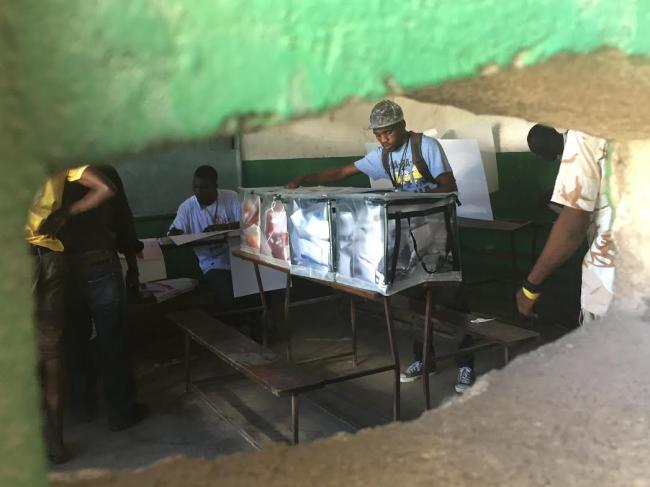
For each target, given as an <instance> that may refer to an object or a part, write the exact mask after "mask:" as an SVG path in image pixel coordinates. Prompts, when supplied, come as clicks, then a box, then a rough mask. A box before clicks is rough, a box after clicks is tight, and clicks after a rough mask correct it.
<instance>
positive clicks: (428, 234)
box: [334, 192, 462, 295]
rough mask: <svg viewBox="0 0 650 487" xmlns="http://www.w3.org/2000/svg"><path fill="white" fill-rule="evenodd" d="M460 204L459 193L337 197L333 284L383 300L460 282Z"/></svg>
mask: <svg viewBox="0 0 650 487" xmlns="http://www.w3.org/2000/svg"><path fill="white" fill-rule="evenodd" d="M456 201H457V199H456V195H455V194H431V193H398V192H367V193H360V194H341V195H337V197H336V212H335V226H334V232H335V235H336V241H335V262H336V265H335V268H336V273H335V280H336V281H337V282H339V283H341V284H346V285H349V286H353V287H357V288H362V289H367V290H370V291H376V292H379V293H381V294H383V295H391V294H394V293H397V292H399V291H402V290H404V289H407V288H409V287H413V286H416V285H418V284H423V283H426V282H433V281H437V282H458V281H460V280H461V279H462V274H461V268H460V253H459V246H458V225H457V222H456Z"/></svg>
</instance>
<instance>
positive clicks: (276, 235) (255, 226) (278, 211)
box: [239, 187, 290, 262]
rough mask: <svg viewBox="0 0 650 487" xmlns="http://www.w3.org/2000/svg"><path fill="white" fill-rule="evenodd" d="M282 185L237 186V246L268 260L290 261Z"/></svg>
mask: <svg viewBox="0 0 650 487" xmlns="http://www.w3.org/2000/svg"><path fill="white" fill-rule="evenodd" d="M283 190H284V189H283V188H280V187H277V188H275V187H273V188H240V190H239V193H240V198H241V217H240V229H241V244H240V248H241V249H242V250H243V251H245V252H249V253H252V254H256V255H259V256H260V257H261V258H264V259H266V260H269V261H274V260H275V261H281V262H289V256H290V252H289V231H288V225H287V212H286V211H285V208H284V203H283V202H282V200H281V199H280V193H281V192H282V191H283Z"/></svg>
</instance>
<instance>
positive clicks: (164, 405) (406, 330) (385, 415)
mask: <svg viewBox="0 0 650 487" xmlns="http://www.w3.org/2000/svg"><path fill="white" fill-rule="evenodd" d="M556 284H557V285H556V286H555V287H554V290H553V292H549V293H548V297H547V299H546V303H544V302H542V303H540V305H541V308H542V309H541V316H542V319H541V320H540V321H539V322H538V323H536V324H535V325H534V326H535V328H536V329H537V330H538V331H540V332H541V333H542V340H541V341H540V342H539V343H530V344H526V345H523V346H522V347H519V348H518V349H516V350H513V351H512V355H513V356H514V355H515V354H519V353H522V352H524V351H527V350H530V349H532V348H534V347H537V346H539V345H540V344H542V343H545V342H548V341H551V340H554V339H556V338H557V337H559V336H561V335H563V334H564V333H565V332H566V331H568V330H569V329H570V328H571V327H572V326H573V323H574V322H575V314H576V301H575V300H574V299H573V297H574V296H575V294H576V293H577V290H575V289H573V288H574V287H575V283H571V282H568V283H564V284H562V283H556ZM294 294H295V293H294ZM469 296H470V298H469V301H470V306H471V309H473V310H475V311H481V312H485V313H489V314H492V315H494V316H500V317H503V318H504V319H505V321H510V318H511V316H512V313H511V308H510V301H509V298H510V285H509V283H507V282H505V283H504V282H501V283H495V284H491V285H483V286H479V287H476V288H473V289H472V290H471V292H470V293H469ZM275 299H276V300H278V303H277V304H278V305H277V306H275V307H274V309H275V310H277V311H279V310H280V309H281V303H280V302H279V300H280V299H281V296H275ZM293 317H294V320H293V323H295V325H294V330H295V340H294V342H293V343H294V359H295V360H300V359H301V358H308V357H311V356H314V355H315V354H318V355H324V354H330V353H338V352H341V351H345V350H348V349H349V347H350V343H349V341H348V340H347V339H346V337H347V335H348V334H349V325H348V323H349V321H348V308H347V306H346V305H345V303H343V302H341V303H339V304H337V305H332V304H320V305H315V306H312V307H309V308H297V309H296V310H295V313H294V315H293ZM278 321H279V319H278ZM527 326H531V325H530V324H528V325H527ZM358 330H359V347H360V353H359V354H360V357H361V364H360V366H363V363H364V362H363V361H364V360H366V359H369V357H377V356H382V355H383V356H386V357H387V356H388V355H389V349H388V345H387V338H386V331H385V324H384V322H383V320H379V319H376V318H373V317H372V316H368V315H364V316H362V317H361V319H360V320H359V325H358ZM416 333H418V331H417V330H416V329H415V328H414V327H413V326H412V325H409V324H403V323H402V324H398V327H397V340H398V346H399V349H400V358H401V362H402V369H403V368H405V367H406V366H407V365H408V363H410V361H411V356H412V353H411V347H412V339H413V337H414V336H415V334H416ZM283 336H284V334H283V329H282V327H280V329H279V330H278V333H277V334H276V339H275V340H274V341H273V343H272V344H271V348H273V349H274V350H275V351H276V352H278V353H284V350H285V342H284V341H283V339H281V338H280V337H283ZM180 338H181V337H180V334H178V335H177V334H175V333H174V332H171V333H170V332H169V330H168V329H167V330H166V331H165V332H164V333H163V332H162V330H161V333H160V334H153V335H152V336H149V337H148V339H147V340H146V343H141V344H139V346H138V349H137V354H136V356H137V357H138V367H137V371H138V373H137V375H138V383H139V393H140V398H141V400H142V401H143V402H146V403H147V404H149V406H150V407H151V409H152V414H151V416H150V417H149V418H147V419H146V420H145V421H143V422H142V423H141V424H139V425H137V426H135V427H133V428H132V429H130V430H127V431H123V432H119V433H113V432H110V431H108V429H107V428H106V424H105V418H102V417H100V418H98V419H97V420H95V421H92V422H86V423H83V422H78V421H77V422H75V421H74V419H69V420H68V426H67V428H66V432H65V435H66V442H67V443H69V444H70V445H71V446H72V447H73V449H74V451H75V452H76V456H75V458H74V459H73V460H72V461H70V462H68V463H67V464H64V465H61V466H56V467H53V468H52V469H51V472H65V471H71V470H78V469H88V468H91V469H94V468H102V469H127V468H136V467H142V466H145V465H149V464H151V463H155V462H156V461H158V460H161V459H163V458H166V457H169V456H171V455H185V456H189V457H201V458H206V459H210V458H215V457H218V456H221V455H228V454H231V453H235V452H240V451H247V450H252V449H254V447H253V446H252V445H251V444H250V442H249V441H247V440H246V439H244V438H243V437H242V436H240V434H239V433H238V432H237V430H236V429H235V428H234V427H233V426H232V425H231V424H230V422H233V423H235V424H239V425H243V426H245V428H246V430H247V431H248V433H249V437H250V438H252V439H254V440H255V441H256V442H258V444H259V446H260V447H261V448H266V447H267V446H269V445H271V444H273V442H276V441H284V438H287V437H288V436H289V430H288V422H289V414H290V408H289V402H288V400H287V399H285V398H276V397H275V396H273V395H271V394H270V393H268V392H266V391H264V390H263V389H262V388H261V387H259V386H256V385H255V384H253V383H252V382H250V381H248V380H246V379H244V378H243V377H241V376H238V375H236V374H233V373H232V371H231V369H229V368H228V367H226V366H225V365H224V364H222V363H221V362H220V361H219V360H217V359H215V358H214V357H212V356H211V355H209V354H208V353H205V352H203V351H201V350H200V349H198V347H195V349H194V351H193V355H192V358H193V359H192V363H193V371H194V372H193V378H194V379H202V378H206V377H210V376H218V377H220V378H219V379H217V380H215V381H211V382H208V383H205V384H203V385H202V386H201V390H202V391H203V393H204V394H205V398H207V399H209V400H210V402H212V403H214V404H217V405H219V407H220V408H221V409H222V410H223V411H224V412H225V417H226V418H227V420H226V419H224V418H223V417H220V416H219V415H218V414H216V413H215V411H214V410H213V409H212V408H211V407H210V406H209V405H208V403H207V402H206V401H205V398H202V397H201V395H200V394H199V393H197V392H193V393H191V394H189V395H186V394H185V392H184V382H183V381H184V379H183V364H182V362H181V360H180V357H181V356H182V341H181V339H180ZM434 341H435V344H436V347H437V351H439V353H446V352H450V351H452V350H453V349H454V347H455V345H456V343H457V340H456V339H450V338H446V337H441V336H436V337H434ZM315 366H318V367H322V366H324V367H328V368H337V367H339V368H340V367H350V366H351V363H350V362H349V361H347V360H338V361H332V362H325V363H320V364H316V365H315ZM502 366H503V353H502V351H501V349H498V348H496V349H491V350H486V351H481V352H478V353H477V354H476V373H477V374H478V375H482V374H484V373H485V372H488V371H490V370H493V369H495V368H501V367H502ZM455 379H456V368H455V364H454V362H453V361H446V362H443V363H441V364H440V365H439V367H438V372H437V373H436V374H435V375H433V376H432V378H431V400H432V406H433V407H434V408H435V407H437V406H439V405H441V404H443V403H444V402H445V401H446V400H447V399H448V398H450V397H453V396H454V395H455V393H454V392H453V385H454V383H455ZM401 405H402V420H405V421H407V420H412V419H415V418H418V417H419V416H420V415H421V414H422V412H423V394H422V383H421V381H417V382H414V383H411V384H403V385H402V400H401ZM391 419H392V373H391V372H386V373H382V374H378V375H374V376H370V377H366V378H361V379H356V380H352V381H349V382H345V383H340V384H335V385H332V386H328V387H327V388H325V389H322V390H319V391H316V392H313V393H309V394H307V395H306V397H305V398H304V399H303V400H302V401H301V415H300V422H301V424H300V426H301V442H309V441H313V440H316V439H319V438H325V437H328V436H331V435H334V434H336V433H338V432H342V431H348V432H350V431H356V430H358V429H361V428H367V427H373V426H377V425H381V424H386V423H389V422H390V421H391Z"/></svg>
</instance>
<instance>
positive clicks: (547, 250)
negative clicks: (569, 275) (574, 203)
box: [516, 206, 591, 316]
mask: <svg viewBox="0 0 650 487" xmlns="http://www.w3.org/2000/svg"><path fill="white" fill-rule="evenodd" d="M590 219H591V213H590V212H588V211H583V210H578V209H576V208H570V207H568V206H565V207H564V208H563V209H562V212H561V213H560V216H559V218H558V219H557V221H556V222H555V223H554V224H553V228H552V229H551V233H550V235H549V237H548V240H547V241H546V245H544V249H543V250H542V254H541V255H540V256H539V258H538V259H537V262H536V263H535V265H534V267H533V270H532V271H530V274H528V281H529V282H530V283H531V284H534V285H536V286H537V285H540V284H542V283H543V282H544V280H545V279H546V278H547V277H548V276H550V275H551V274H552V273H553V272H554V271H555V270H556V269H557V268H558V267H560V266H561V265H562V264H564V263H565V262H566V261H567V260H568V259H569V258H570V257H571V256H572V255H573V253H574V252H575V251H576V249H577V248H578V247H579V246H580V244H581V243H582V242H583V241H584V240H585V238H586V236H587V229H588V228H589V222H590ZM516 298H517V307H518V308H519V312H520V313H521V314H523V315H525V316H533V306H534V304H535V301H534V300H531V299H528V298H527V297H526V296H525V295H524V294H523V292H522V290H521V289H520V290H519V291H518V292H517V296H516Z"/></svg>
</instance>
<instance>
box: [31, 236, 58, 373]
mask: <svg viewBox="0 0 650 487" xmlns="http://www.w3.org/2000/svg"><path fill="white" fill-rule="evenodd" d="M31 251H32V255H33V256H34V298H35V301H36V303H35V304H36V338H37V344H38V353H39V357H38V358H39V360H51V359H55V358H60V357H61V356H62V354H63V325H64V319H65V317H64V312H63V311H64V307H63V306H64V305H63V293H64V289H65V272H66V271H65V258H64V256H63V252H52V251H50V250H48V249H44V248H42V247H32V248H31Z"/></svg>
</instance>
